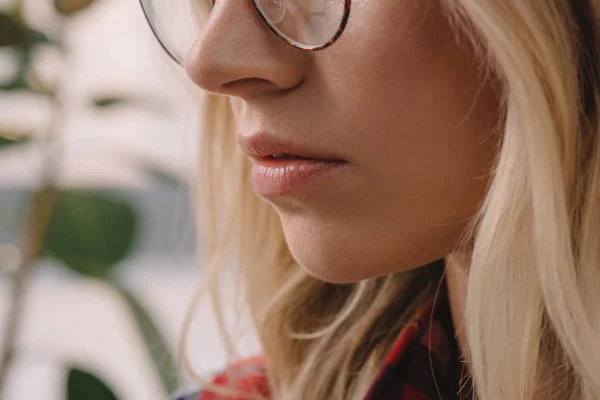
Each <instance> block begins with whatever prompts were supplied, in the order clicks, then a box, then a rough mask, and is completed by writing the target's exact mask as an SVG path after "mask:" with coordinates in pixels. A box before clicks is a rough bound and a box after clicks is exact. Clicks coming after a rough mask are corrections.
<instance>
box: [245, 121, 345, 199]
mask: <svg viewBox="0 0 600 400" xmlns="http://www.w3.org/2000/svg"><path fill="white" fill-rule="evenodd" d="M238 143H239V145H240V147H241V148H242V150H243V151H244V152H245V153H246V154H247V155H248V156H250V157H251V158H252V159H253V160H255V161H256V162H255V163H254V166H253V167H252V186H253V187H254V191H255V193H256V194H258V195H261V196H263V197H269V198H276V197H281V196H293V195H295V194H299V193H305V194H306V193H307V191H308V189H309V188H312V193H317V192H318V190H317V188H320V190H327V189H326V188H327V185H325V184H324V183H325V182H331V180H332V179H333V178H334V176H336V175H337V174H338V173H339V172H341V171H343V170H345V169H347V167H348V166H349V165H350V164H349V163H348V162H347V161H346V160H343V159H342V158H340V157H339V156H338V155H336V154H334V153H331V152H327V151H322V150H316V149H314V148H310V147H307V146H300V145H298V144H296V143H292V142H285V141H282V140H280V139H277V138H275V137H274V136H271V135H269V134H267V133H259V134H256V135H252V136H241V135H239V136H238ZM319 183H321V184H319Z"/></svg>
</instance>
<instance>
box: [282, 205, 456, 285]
mask: <svg viewBox="0 0 600 400" xmlns="http://www.w3.org/2000/svg"><path fill="white" fill-rule="evenodd" d="M282 224H283V232H284V234H285V239H286V242H287V245H288V248H289V250H290V253H291V255H292V257H293V258H294V259H295V260H296V262H297V263H298V264H300V266H302V267H303V268H304V269H306V271H308V272H309V273H310V274H311V275H313V276H314V277H316V278H318V279H321V280H323V281H326V282H330V283H337V284H347V283H355V282H358V281H362V280H365V279H369V278H374V277H377V276H382V275H387V274H391V273H395V272H402V271H408V270H411V269H415V268H419V267H421V266H424V265H427V264H429V263H431V262H433V261H436V260H438V259H440V258H442V257H444V256H445V255H447V254H448V253H449V252H450V251H451V249H452V245H451V244H450V243H449V242H448V241H447V240H442V241H440V239H441V238H439V237H436V236H435V235H432V234H431V233H430V232H418V231H410V232H408V231H407V232H402V231H400V232H399V231H397V230H396V231H395V232H392V231H390V230H385V228H384V227H381V226H380V225H379V226H371V228H369V227H368V225H365V224H364V223H359V224H354V225H353V224H352V222H351V221H349V220H348V219H344V220H343V221H342V220H331V219H330V220H328V219H324V218H320V219H314V218H306V217H304V218H303V217H298V216H295V217H291V218H290V217H289V216H284V217H283V218H282Z"/></svg>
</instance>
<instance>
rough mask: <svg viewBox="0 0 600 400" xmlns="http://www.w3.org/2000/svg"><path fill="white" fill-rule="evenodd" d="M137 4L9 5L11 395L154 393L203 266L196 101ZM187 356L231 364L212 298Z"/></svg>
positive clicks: (2, 129)
mask: <svg viewBox="0 0 600 400" xmlns="http://www.w3.org/2000/svg"><path fill="white" fill-rule="evenodd" d="M193 90H194V89H191V88H189V87H187V86H186V83H185V79H184V76H183V71H182V70H181V69H180V68H179V67H178V66H177V65H176V64H174V63H173V62H172V61H170V59H168V57H167V56H166V55H165V54H163V52H162V50H161V48H160V46H159V45H158V44H157V43H156V41H155V40H154V38H153V36H152V34H151V31H150V29H149V28H148V26H147V25H146V21H145V19H144V16H143V13H142V11H141V9H140V6H139V4H138V2H137V0H0V343H1V349H0V350H1V352H2V354H1V355H0V396H1V397H0V398H1V400H16V399H36V400H65V399H68V400H114V399H119V400H138V399H139V400H142V399H143V400H159V399H165V398H167V397H168V394H169V393H171V392H172V391H173V390H174V389H175V388H177V387H178V386H180V385H181V384H182V381H181V379H182V378H181V377H180V376H179V374H178V372H177V368H176V365H177V343H178V339H179V333H180V331H181V327H182V324H183V319H184V315H185V313H186V311H187V306H188V303H189V302H190V301H191V298H192V295H193V293H194V290H195V289H196V286H197V284H198V282H199V281H200V280H201V273H202V270H201V266H200V265H199V262H198V261H197V260H198V255H197V251H196V247H197V243H196V234H195V226H194V218H195V215H194V209H193V200H192V196H191V195H190V193H191V190H192V189H189V188H188V183H190V182H193V181H194V179H195V176H196V156H197V126H198V120H197V119H198V107H197V105H195V103H194V101H193V100H192V95H193ZM191 332H192V333H191V337H192V341H191V346H190V350H189V356H190V358H191V361H192V365H193V366H194V367H195V369H196V370H197V371H199V372H200V373H209V372H210V371H212V370H214V369H215V368H218V367H219V366H220V365H221V364H222V362H224V360H223V354H222V352H221V351H220V350H219V349H220V348H221V343H220V341H219V338H218V335H217V331H216V328H215V323H214V320H213V316H212V314H211V313H210V311H209V307H208V306H206V305H204V304H203V305H201V307H200V309H199V310H198V312H197V314H196V318H195V320H194V323H193V324H192V330H191Z"/></svg>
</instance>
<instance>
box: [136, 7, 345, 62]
mask: <svg viewBox="0 0 600 400" xmlns="http://www.w3.org/2000/svg"><path fill="white" fill-rule="evenodd" d="M158 1H161V0H158ZM216 1H217V0H212V3H213V6H214V5H215V3H216ZM139 3H140V7H141V8H142V13H143V14H144V17H145V18H146V21H147V22H148V26H150V30H152V33H153V34H154V37H155V38H156V40H157V41H158V43H160V46H161V47H162V48H163V50H164V51H165V52H166V53H167V54H168V55H169V56H170V57H171V58H172V59H173V61H175V62H176V63H177V64H179V65H182V61H183V60H178V57H176V56H175V54H173V53H172V52H171V50H169V49H168V48H167V46H166V45H165V44H164V43H163V41H162V40H161V38H160V36H159V35H158V32H156V30H155V29H154V25H153V24H152V22H151V21H150V16H149V15H148V13H147V12H146V8H145V7H144V3H143V0H139ZM252 4H253V5H254V9H255V10H256V13H257V14H258V16H259V17H260V18H261V19H262V20H263V22H264V23H265V25H267V27H269V29H270V30H271V32H273V33H274V34H275V35H277V37H278V38H280V39H282V40H283V41H284V42H285V43H287V44H289V45H290V46H292V47H294V48H297V49H300V50H304V51H318V50H324V49H326V48H328V47H330V46H331V45H333V44H334V43H335V42H336V41H337V40H338V39H339V38H340V36H342V33H344V30H345V29H346V25H347V23H348V18H349V17H350V8H351V5H352V0H344V14H343V16H342V21H341V22H340V25H339V26H338V29H337V31H336V33H335V34H334V35H333V37H332V38H331V39H330V40H329V41H327V42H326V43H324V44H321V45H318V46H303V45H301V44H299V43H294V42H293V41H292V40H290V39H288V38H286V37H284V36H282V35H281V34H279V33H278V32H277V31H276V30H275V28H274V27H272V26H271V24H270V23H269V22H268V21H267V17H266V16H265V15H264V14H263V12H262V11H261V10H260V8H259V6H258V5H257V4H256V0H252Z"/></svg>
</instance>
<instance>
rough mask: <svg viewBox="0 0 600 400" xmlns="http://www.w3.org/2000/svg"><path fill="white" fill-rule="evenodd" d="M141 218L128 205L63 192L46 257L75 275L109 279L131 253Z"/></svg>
mask: <svg viewBox="0 0 600 400" xmlns="http://www.w3.org/2000/svg"><path fill="white" fill-rule="evenodd" d="M138 220H139V218H138V215H137V213H136V210H135V209H134V208H133V207H132V206H131V205H130V204H129V203H127V202H124V201H121V200H117V199H114V198H108V197H104V196H100V195H97V194H92V193H86V192H64V191H63V192H60V193H59V195H58V198H57V200H56V204H55V206H54V213H53V215H52V218H51V220H50V223H49V226H48V237H47V239H46V243H45V244H46V250H47V253H48V254H49V255H51V256H53V257H54V258H56V259H58V260H60V261H62V262H63V263H64V264H65V265H66V266H67V267H68V268H70V269H71V270H73V271H74V272H77V273H80V274H83V275H85V276H90V277H97V278H102V279H107V278H108V277H109V276H110V273H111V271H112V270H113V269H114V268H116V267H117V266H118V263H119V261H121V260H123V259H124V258H125V257H126V256H127V255H128V253H129V252H130V251H131V249H132V247H133V244H134V241H135V238H136V236H137V231H138V223H139V222H138Z"/></svg>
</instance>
